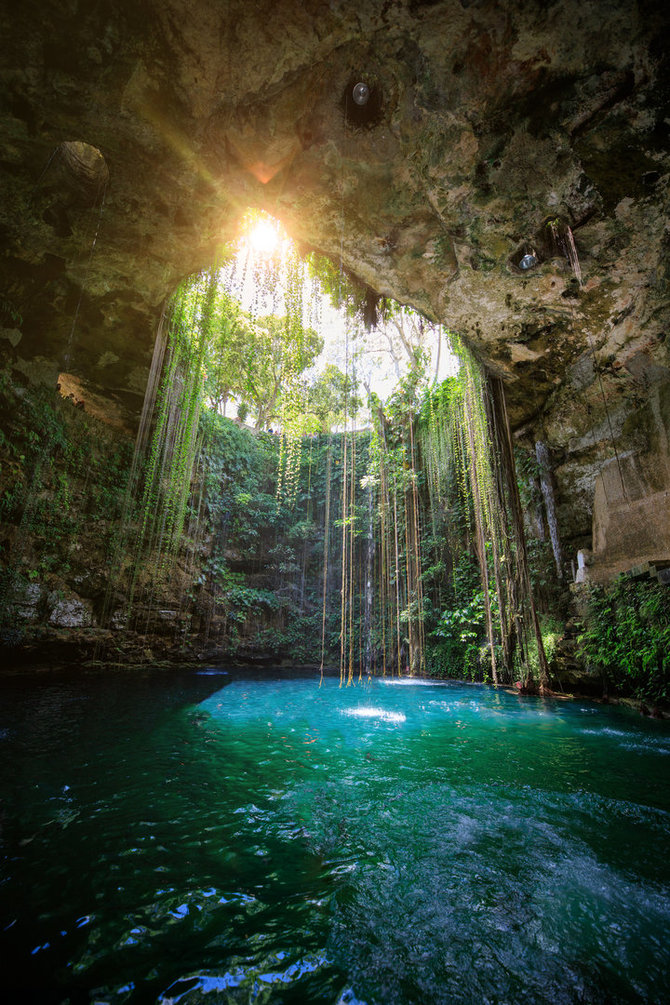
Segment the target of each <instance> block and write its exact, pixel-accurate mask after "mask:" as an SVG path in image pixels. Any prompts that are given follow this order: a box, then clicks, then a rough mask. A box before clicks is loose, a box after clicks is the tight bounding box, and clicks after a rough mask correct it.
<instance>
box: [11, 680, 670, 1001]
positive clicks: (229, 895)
mask: <svg viewBox="0 0 670 1005" xmlns="http://www.w3.org/2000/svg"><path fill="white" fill-rule="evenodd" d="M2 691H3V702H2V717H1V722H0V726H1V728H2V754H3V757H2V766H3V767H2V782H1V786H2V799H3V805H4V820H3V863H2V885H1V887H0V899H1V904H2V907H1V913H2V918H3V931H2V955H3V967H2V975H3V976H2V985H3V999H4V1000H5V1001H17V1002H18V1001H21V1002H40V1003H41V1002H71V1003H75V1002H89V1001H90V1002H97V1003H103V1002H109V1003H121V1002H128V1003H130V1002H151V1003H154V1002H155V1003H159V1005H168V1003H180V1005H189V1003H200V1002H208V1003H209V1002H212V1003H233V1002H234V1003H240V1002H244V1003H246V1002H272V1003H280V1002H286V1003H288V1002H291V1003H310V1002H314V1003H316V1002H319V1003H331V1005H336V1003H341V1005H344V1003H348V1005H355V1003H363V1002H365V1003H367V1005H388V1003H394V1005H395V1003H397V1005H404V1003H407V1005H409V1003H422V1005H430V1003H447V1002H472V1003H479V1002H547V1003H549V1002H552V1003H553V1002H577V1001H582V1002H603V1003H604V1002H636V1001H662V1000H665V999H666V998H667V996H668V994H669V993H670V983H669V981H668V962H669V960H668V945H669V940H670V901H669V900H668V891H669V885H670V862H669V861H668V856H667V847H668V844H667V842H668V823H669V821H670V815H669V814H670V796H669V794H668V793H669V791H670V789H669V786H668V782H669V781H670V729H669V728H668V725H667V724H666V723H659V722H655V721H649V720H643V719H641V718H640V717H639V716H637V715H634V714H633V713H631V712H630V711H628V710H625V709H611V708H606V707H602V706H599V705H597V704H595V703H591V702H588V701H580V700H572V701H560V700H554V699H543V698H539V697H529V696H520V695H518V694H514V693H511V692H509V691H503V690H496V689H493V688H490V687H487V686H484V685H477V684H464V683H459V682H455V681H452V682H435V681H428V680H422V679H408V678H397V677H395V678H392V677H388V678H376V679H368V680H365V679H363V680H361V681H355V682H354V683H353V684H352V685H350V686H342V685H341V684H340V681H339V679H338V678H337V677H329V676H325V677H323V678H321V677H320V676H319V675H318V674H314V673H305V672H302V673H300V672H297V671H296V672H289V671H287V670H281V671H276V672H273V671H264V672H262V673H260V672H258V671H256V672H243V671H239V670H238V671H226V670H225V669H221V668H216V667H209V668H203V669H202V670H201V671H195V672H194V671H183V672H177V671H173V672H171V673H168V674H166V673H165V672H164V671H163V672H160V673H159V672H157V671H151V670H148V669H145V670H143V671H141V672H134V673H130V672H128V671H122V672H117V673H106V674H103V675H100V674H95V675H91V674H81V673H79V674H78V675H76V676H74V675H72V674H70V675H62V674H61V675H57V674H56V675H54V674H39V675H36V674H23V675H22V677H21V679H20V680H19V678H17V677H16V676H13V677H5V678H4V679H3V682H2Z"/></svg>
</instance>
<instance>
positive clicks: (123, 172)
mask: <svg viewBox="0 0 670 1005" xmlns="http://www.w3.org/2000/svg"><path fill="white" fill-rule="evenodd" d="M668 21H669V15H668V12H667V7H666V5H664V4H661V3H653V2H644V0H638V2H633V0H613V2H612V3H608V4H606V5H604V4H601V3H599V2H596V0H579V2H578V0H560V2H557V3H553V4H552V3H550V2H539V0H530V2H525V3H521V2H495V0H460V2H459V0H438V2H430V0H423V2H422V0H383V2H382V0H360V2H359V3H357V4H349V3H345V2H343V0H330V2H325V0H324V2H310V3H305V2H304V0H280V2H276V0H257V2H248V0H231V2H228V3H221V2H219V0H190V2H188V3H186V2H185V0H160V2H158V0H156V2H152V0H134V2H133V3H131V2H130V0H120V2H118V3H116V4H113V5H112V4H108V3H106V2H103V0H96V2H92V3H83V2H78V0H67V2H65V3H61V4H50V5H44V4H41V3H39V4H38V3H35V2H30V0H26V2H25V3H23V4H21V5H5V8H4V9H3V12H2V13H1V14H0V30H1V31H2V38H3V47H2V55H1V57H0V58H1V60H2V65H1V68H0V73H1V80H2V83H1V85H0V172H1V182H2V199H0V233H1V234H2V245H3V256H2V259H0V280H1V284H2V285H1V294H0V336H2V343H1V344H2V346H3V347H4V349H5V353H6V356H7V357H8V358H9V359H10V360H11V362H12V365H13V367H14V370H15V372H16V373H17V374H19V375H21V376H22V379H25V380H30V381H47V382H52V383H55V382H56V380H57V377H58V374H59V373H66V374H68V375H69V379H70V380H72V381H75V382H76V386H77V387H84V388H86V389H87V390H88V392H89V394H90V395H91V397H93V396H95V401H96V406H95V407H96V410H97V414H102V413H104V411H105V404H104V403H105V402H108V403H109V413H110V415H113V416H115V420H116V422H117V425H119V426H123V425H130V424H132V418H133V416H135V417H136V416H137V414H138V412H139V408H140V405H141V400H142V395H143V391H144V385H145V382H146V376H147V373H148V367H149V363H150V359H151V352H152V344H153V339H154V335H155V330H156V325H157V322H158V318H159V316H160V313H161V310H162V305H163V303H164V301H165V298H166V297H167V296H168V295H169V294H170V292H171V291H172V290H173V289H174V287H175V285H176V284H177V283H178V281H179V280H180V279H181V278H183V277H184V276H185V275H188V274H189V273H191V272H194V271H195V270H197V269H200V268H202V267H204V266H206V265H207V264H209V263H210V262H211V261H212V260H213V259H214V257H215V255H216V251H217V248H218V247H219V246H220V245H221V243H222V242H224V241H226V240H228V239H230V238H231V237H233V236H234V235H235V233H236V228H237V226H238V221H239V218H240V215H241V213H242V212H243V211H244V210H245V209H246V208H247V207H249V206H262V207H264V208H265V209H267V210H268V211H270V212H272V213H273V214H275V215H277V216H279V217H280V218H281V220H282V221H283V222H284V224H285V226H286V227H287V229H288V230H289V232H290V233H291V234H292V235H293V236H294V237H295V239H296V240H297V241H299V242H300V244H301V245H302V246H303V247H304V248H314V249H318V250H320V251H322V252H323V253H325V254H327V255H329V256H331V257H332V258H334V259H335V260H338V261H339V260H340V259H341V260H342V262H343V264H344V266H345V267H346V268H347V269H348V270H349V271H350V272H351V273H352V274H354V275H355V276H357V277H358V278H359V279H360V280H361V281H362V282H363V283H365V284H367V285H368V286H369V287H370V288H371V289H372V290H374V291H375V292H377V293H379V294H383V295H387V296H391V297H394V298H396V299H397V300H399V301H401V302H403V303H408V304H412V305H414V306H415V307H417V308H418V309H419V310H421V311H423V312H425V314H427V315H428V316H429V317H431V318H433V319H439V320H441V321H443V322H445V323H446V324H448V325H449V326H450V327H451V328H452V329H453V330H455V331H457V332H458V333H460V334H461V335H463V336H464V337H465V338H466V339H467V340H468V342H469V343H470V344H471V345H472V347H473V348H474V349H475V350H476V351H477V353H478V354H479V355H480V357H481V358H482V360H483V361H484V362H485V363H486V365H487V366H489V367H490V368H491V369H492V370H493V371H494V372H495V373H498V374H500V375H501V376H502V377H503V378H504V380H505V381H506V386H507V396H508V401H509V406H510V412H511V415H512V418H513V422H514V425H515V428H516V430H517V434H518V436H519V437H520V439H521V440H523V439H524V438H525V439H526V440H527V442H528V443H529V444H534V443H535V442H536V441H542V442H544V443H545V444H546V445H547V448H548V451H549V457H550V458H551V463H552V466H553V476H554V479H555V481H556V486H557V507H558V522H559V529H560V534H561V538H562V542H563V546H564V548H565V551H566V554H568V555H569V554H571V553H573V554H574V553H575V551H576V548H577V547H579V546H587V547H589V546H591V544H593V547H594V568H597V567H599V568H600V569H601V570H603V575H605V576H606V575H609V574H610V573H611V572H613V571H614V570H618V569H619V568H622V567H625V566H626V565H632V564H635V562H636V561H637V560H638V558H644V559H647V558H649V557H650V556H651V554H652V553H653V558H654V559H663V558H670V532H669V529H668V516H667V513H668V506H667V499H668V494H667V493H668V491H669V489H670V469H669V466H668V452H667V431H668V422H667V419H668V411H667V393H668V391H667V388H668V380H669V377H670V358H669V352H668V342H667V339H666V334H667V331H668V323H669V318H668V283H669V279H670V271H669V258H668V250H669V244H670V238H669V235H668V227H667V218H668V214H667V208H668V207H667V203H668V178H669V163H668V157H669V155H668V123H669V112H668V94H669V81H668V56H667V44H666V39H667V37H668V27H669V25H668ZM359 82H361V83H364V84H366V86H367V89H368V90H367V101H366V102H365V103H364V104H363V105H358V104H357V103H356V102H355V101H354V100H353V88H354V86H355V85H356V83H359ZM567 228H570V231H571V233H572V234H574V241H575V245H576V251H577V254H578V260H579V269H580V272H581V276H579V275H578V274H576V272H575V262H574V261H573V262H572V263H571V261H570V260H569V259H570V255H569V254H568V250H567V248H568V245H567V243H566V242H567V239H566V234H567V233H568V231H567ZM557 234H558V235H559V238H560V237H561V235H562V238H561V239H558V238H557V237H556V235H557ZM524 266H528V267H527V268H525V267H524ZM664 402H665V404H664ZM617 479H618V484H619V488H618V489H617V488H616V484H615V483H617ZM594 500H595V511H594ZM594 512H595V533H594V535H593V541H592V540H591V539H592V534H591V521H592V514H594ZM633 525H635V526H638V527H640V528H642V527H644V528H645V530H644V534H642V533H641V536H640V535H636V534H633V533H629V531H630V529H631V527H632V526H633Z"/></svg>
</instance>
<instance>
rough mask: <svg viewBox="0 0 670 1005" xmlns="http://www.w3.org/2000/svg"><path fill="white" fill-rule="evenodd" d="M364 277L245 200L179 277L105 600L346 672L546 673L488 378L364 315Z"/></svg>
mask: <svg viewBox="0 0 670 1005" xmlns="http://www.w3.org/2000/svg"><path fill="white" fill-rule="evenodd" d="M370 297H371V291H370V289H369V288H368V287H367V286H366V284H364V283H360V282H359V281H357V279H356V277H355V276H351V275H348V274H347V272H346V271H345V269H344V268H343V267H342V266H341V265H340V264H339V263H333V262H332V261H331V260H329V259H328V258H327V257H325V256H321V255H319V254H317V253H314V252H312V253H309V254H301V253H300V251H299V249H298V248H297V246H296V244H295V243H294V242H293V241H292V240H291V239H290V237H289V235H288V234H287V233H286V231H285V230H284V228H283V227H282V225H281V223H280V222H279V221H278V220H276V219H273V218H272V217H270V216H268V215H267V214H266V213H262V212H258V211H251V212H249V213H248V214H247V215H246V216H245V218H244V220H243V221H242V225H241V228H240V234H239V239H238V241H237V242H236V244H235V245H234V246H230V247H228V248H226V249H224V251H223V253H222V254H221V256H220V259H219V261H218V262H217V263H215V264H214V265H212V266H211V267H210V268H209V269H207V270H205V271H203V272H202V273H200V274H198V275H195V276H192V277H190V278H189V279H188V280H186V281H185V282H184V283H183V284H182V285H181V286H180V287H179V289H178V290H177V291H175V294H174V296H173V298H172V301H171V304H170V307H169V310H168V311H167V313H166V315H165V317H164V319H163V323H162V326H161V329H160V331H159V333H158V337H157V340H156V345H155V352H154V359H153V364H152V370H151V377H150V380H149V385H148V388H147V394H146V398H145V407H144V412H143V416H142V421H141V426H140V432H139V435H138V440H137V449H136V456H135V460H134V461H133V475H132V478H131V486H130V489H129V498H132V502H131V503H130V504H129V506H128V510H127V513H128V516H127V520H126V530H125V533H126V535H127V536H129V537H130V538H131V539H132V546H133V549H134V552H135V556H136V562H135V570H136V571H134V572H131V571H129V570H128V569H127V568H123V567H122V568H120V570H119V575H120V578H121V579H123V577H124V576H125V577H126V580H127V581H128V583H129V588H128V585H126V588H125V589H123V588H120V589H118V590H116V591H111V594H110V595H111V596H112V600H113V597H114V596H117V597H118V596H119V595H122V596H123V595H126V596H127V595H128V593H130V597H131V603H130V605H127V606H126V610H125V612H123V611H120V610H119V607H118V605H116V606H115V604H114V602H112V603H110V606H109V609H108V611H107V617H108V619H109V621H110V623H113V621H114V619H115V618H116V619H117V622H116V623H120V622H119V619H120V618H121V619H123V618H125V624H129V623H134V624H136V625H137V624H140V623H141V625H142V626H147V625H148V626H150V627H151V628H152V630H154V629H155V628H156V626H157V625H159V624H160V623H162V625H163V629H164V630H165V626H166V625H171V626H173V629H174V635H175V639H176V640H178V642H179V644H180V645H182V646H188V645H190V644H191V641H192V640H193V639H197V640H198V645H199V646H200V647H201V649H202V651H205V652H207V651H209V650H208V648H207V647H210V648H211V649H212V650H213V651H215V652H216V653H217V654H218V655H219V657H220V656H221V655H222V654H224V655H225V654H231V653H235V654H236V655H238V656H239V654H241V653H244V654H246V655H247V656H249V655H253V656H254V657H255V658H259V659H262V658H275V659H276V658H277V654H279V655H280V656H281V657H282V658H288V659H291V661H293V662H296V661H298V662H307V663H310V664H312V665H320V666H321V668H322V669H323V668H324V667H331V668H334V669H335V670H338V669H339V673H340V677H341V680H342V681H344V682H351V681H352V680H353V679H354V677H355V676H361V675H362V674H364V673H365V674H375V673H380V674H387V673H396V674H408V673H409V674H410V675H415V676H416V675H423V674H429V675H436V676H458V677H462V676H464V675H465V676H469V677H470V678H476V679H489V680H492V681H493V682H494V683H511V682H512V681H514V680H517V681H519V683H520V685H523V686H530V684H531V682H532V681H533V680H535V681H536V682H539V683H542V682H543V681H545V680H546V659H545V655H544V649H543V642H542V637H541V632H540V626H539V623H538V620H537V616H536V614H535V611H534V608H533V605H532V595H531V584H530V573H529V567H528V554H527V549H526V545H525V539H524V534H523V518H522V515H521V513H520V502H519V492H518V488H517V487H516V481H515V479H516V473H515V460H514V455H513V450H512V440H511V435H510V431H509V423H508V420H507V413H506V409H505V400H504V391H503V388H502V383H501V381H500V380H498V379H495V378H493V377H491V376H490V375H489V374H487V373H486V372H485V371H484V370H483V369H482V368H481V367H480V366H479V365H478V363H477V362H476V360H475V359H474V358H473V357H472V356H471V355H470V354H469V353H468V351H467V348H466V346H465V345H464V344H463V343H462V341H461V340H460V339H459V338H458V337H457V335H456V334H454V333H453V332H450V331H449V330H448V329H447V328H446V326H444V325H438V324H435V323H432V322H430V321H429V320H428V319H427V318H425V317H423V316H422V315H420V314H419V313H417V312H416V311H414V310H412V309H411V308H409V307H407V306H403V305H400V304H397V303H395V302H393V301H390V300H388V299H384V300H382V301H381V302H380V303H379V305H378V315H379V316H378V323H377V325H376V327H374V328H373V329H372V330H370V327H369V324H368V323H366V322H369V304H370ZM175 591H176V593H177V596H178V602H177V604H176V607H175V601H174V597H175ZM203 647H204V648H203ZM268 654H270V655H269V657H268Z"/></svg>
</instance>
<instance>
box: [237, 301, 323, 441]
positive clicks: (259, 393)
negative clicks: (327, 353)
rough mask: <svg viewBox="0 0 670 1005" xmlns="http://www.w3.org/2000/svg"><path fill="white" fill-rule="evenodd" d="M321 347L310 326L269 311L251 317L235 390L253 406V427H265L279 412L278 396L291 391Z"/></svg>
mask: <svg viewBox="0 0 670 1005" xmlns="http://www.w3.org/2000/svg"><path fill="white" fill-rule="evenodd" d="M322 349H323V339H322V338H321V336H320V335H318V334H317V333H316V332H315V331H314V329H312V328H303V327H302V326H301V325H300V326H296V325H295V324H293V325H289V323H288V320H287V318H283V317H278V316H277V315H276V314H270V315H268V316H266V317H262V318H258V319H257V320H256V321H253V322H252V323H251V325H250V327H249V331H248V333H247V334H245V336H244V339H243V340H242V345H241V346H240V351H239V356H238V359H237V367H238V370H239V373H238V382H237V385H236V390H237V392H238V393H239V396H240V397H241V398H242V400H243V401H246V402H248V403H249V405H250V406H251V408H252V409H253V411H254V413H255V416H256V422H255V426H256V429H265V428H267V426H268V425H269V424H270V422H271V421H272V420H273V419H276V418H277V417H278V416H279V414H280V401H281V396H282V395H284V397H286V396H287V395H290V394H292V393H294V392H295V387H296V385H297V381H298V379H299V378H300V376H301V375H302V374H303V373H304V372H305V370H307V369H308V367H310V366H311V365H312V363H313V362H314V360H315V359H316V357H317V356H318V355H319V353H320V352H321V350H322Z"/></svg>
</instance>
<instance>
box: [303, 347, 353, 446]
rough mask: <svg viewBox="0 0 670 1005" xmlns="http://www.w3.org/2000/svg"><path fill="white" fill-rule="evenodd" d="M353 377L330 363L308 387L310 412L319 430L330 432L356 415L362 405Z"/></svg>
mask: <svg viewBox="0 0 670 1005" xmlns="http://www.w3.org/2000/svg"><path fill="white" fill-rule="evenodd" d="M356 390H357V388H356V384H355V383H354V380H353V378H352V377H350V376H348V375H347V374H345V373H342V371H341V370H340V368H339V367H337V366H335V365H334V364H333V363H328V365H327V366H326V367H325V369H324V371H323V373H322V374H320V375H319V377H318V378H317V380H316V381H315V382H314V383H313V384H312V386H311V387H310V388H309V389H308V412H309V415H310V416H311V417H312V418H313V419H314V421H315V424H316V426H317V429H318V432H320V433H328V432H330V430H331V429H332V428H333V426H337V425H340V424H341V423H343V422H344V420H345V418H346V416H347V415H354V414H355V413H356V412H357V411H358V409H359V408H360V406H361V400H360V398H359V397H358V396H357V395H356Z"/></svg>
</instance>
